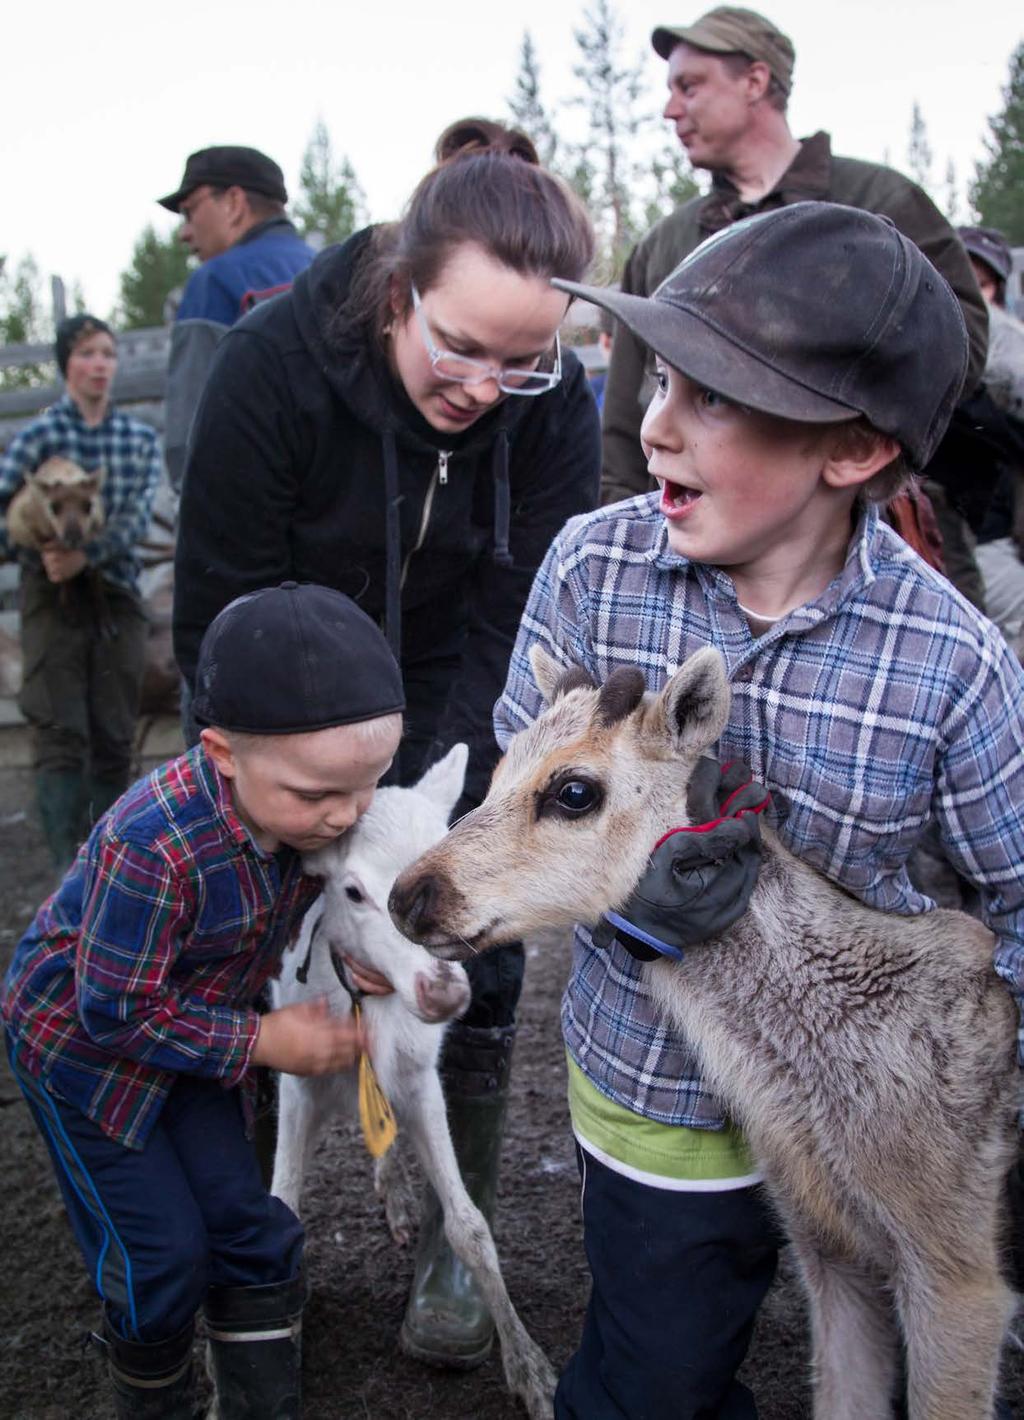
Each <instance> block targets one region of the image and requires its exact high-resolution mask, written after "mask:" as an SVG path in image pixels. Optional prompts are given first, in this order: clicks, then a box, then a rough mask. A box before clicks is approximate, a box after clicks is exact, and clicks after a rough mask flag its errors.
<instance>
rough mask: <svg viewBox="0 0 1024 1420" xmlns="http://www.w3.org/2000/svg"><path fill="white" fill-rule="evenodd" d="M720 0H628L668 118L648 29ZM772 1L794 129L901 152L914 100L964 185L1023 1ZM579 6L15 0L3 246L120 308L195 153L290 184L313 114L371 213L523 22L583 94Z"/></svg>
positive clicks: (492, 70)
mask: <svg viewBox="0 0 1024 1420" xmlns="http://www.w3.org/2000/svg"><path fill="white" fill-rule="evenodd" d="M710 3H712V0H705V3H701V0H697V4H696V5H694V6H693V7H692V8H688V7H687V6H686V5H680V4H679V0H672V4H671V5H669V6H667V7H666V5H665V4H664V3H662V2H661V0H657V3H654V0H620V5H619V8H620V11H621V13H622V14H623V17H624V21H625V25H626V35H627V54H628V56H629V58H631V59H634V58H641V57H642V61H643V65H644V73H645V75H646V77H647V80H648V83H649V102H650V107H651V111H652V114H656V113H658V112H660V108H661V104H662V102H663V95H664V76H665V65H664V63H663V62H662V61H660V60H658V58H657V57H656V56H655V55H654V53H653V51H651V49H650V46H649V35H650V31H651V29H652V27H653V26H654V25H655V24H659V23H663V24H685V23H688V22H690V21H692V20H693V19H695V18H696V17H697V15H698V14H700V13H701V12H702V11H703V10H704V9H706V8H709V7H710ZM765 3H766V8H767V13H768V14H769V15H770V16H771V18H772V19H773V20H774V21H775V22H776V23H777V24H778V25H780V27H781V28H783V29H785V30H786V31H787V32H788V33H789V35H790V37H791V38H792V40H793V42H794V44H795V46H796V52H797V62H796V74H795V85H794V92H793V97H792V100H791V104H790V115H791V120H792V125H793V128H794V131H795V132H796V133H797V134H798V135H804V134H807V133H810V132H813V131H814V130H815V129H817V128H827V129H828V130H830V132H831V133H832V136H833V147H834V149H835V150H836V151H837V152H841V153H846V154H850V155H853V156H856V157H861V158H869V159H875V160H878V161H882V160H884V159H885V158H886V156H887V155H888V159H889V161H890V162H892V164H893V165H894V166H897V167H902V166H904V165H905V162H906V148H907V136H908V131H909V126H910V117H911V110H912V105H913V103H914V101H915V99H916V100H917V102H918V103H919V104H920V106H921V110H922V112H923V114H924V118H925V121H926V123H927V126H928V134H929V138H930V141H931V146H932V149H933V150H934V153H935V175H936V180H937V185H938V186H939V187H940V189H942V188H943V187H944V184H943V181H942V179H943V177H944V174H945V170H946V164H947V160H948V159H949V158H952V159H953V161H954V162H955V164H956V169H957V172H958V175H959V178H960V184H961V190H963V188H964V187H965V183H966V178H967V177H968V175H969V174H971V173H972V172H973V169H974V162H975V160H976V159H977V158H978V157H979V156H980V155H981V153H982V139H983V137H984V135H985V134H986V132H987V131H988V129H987V118H988V117H989V115H991V114H992V113H994V112H996V111H997V110H998V109H999V107H1000V102H1001V101H1000V90H1001V88H1002V86H1003V85H1004V84H1005V82H1006V77H1007V72H1008V62H1009V57H1010V53H1011V51H1012V50H1013V48H1014V46H1015V45H1016V44H1017V43H1018V42H1019V41H1020V39H1021V38H1022V37H1024V22H1022V20H1021V14H1022V6H1021V4H1020V0H982V3H978V4H975V5H969V4H966V3H963V0H831V3H822V0H813V3H812V0H772V2H771V4H770V6H768V5H767V0H765ZM583 10H584V5H583V3H582V0H506V3H504V4H501V3H494V0H491V2H490V3H488V4H481V3H480V0H473V3H470V0H433V3H424V0H416V3H412V0H376V3H374V0H361V3H358V4H353V3H351V0H334V3H331V4H326V3H322V0H321V3H314V0H272V3H271V0H202V3H200V0H174V3H163V4H154V3H150V4H145V5H140V4H139V3H137V0H132V3H128V0H98V3H94V4H92V5H88V4H84V3H82V0H48V3H40V0H22V3H19V4H17V5H14V4H12V5H9V6H7V7H6V9H5V16H4V41H5V44H4V49H5V56H4V58H5V63H4V75H3V80H2V82H0V119H2V126H0V132H2V133H3V143H4V189H5V198H6V201H5V204H4V206H5V212H4V219H3V224H2V227H0V253H6V254H7V256H8V258H9V259H10V260H12V261H17V260H18V258H19V257H21V256H22V255H24V254H25V253H28V252H31V253H32V254H33V255H34V256H35V257H36V259H37V260H38V262H39V264H40V267H41V268H42V271H43V273H44V275H46V276H49V275H50V274H51V273H58V274H60V275H61V276H63V277H64V278H65V280H66V281H67V282H68V283H69V284H70V283H71V282H73V281H76V280H77V281H80V282H81V285H82V288H83V290H84V292H85V296H86V299H87V302H88V303H89V305H90V306H91V307H92V308H94V309H95V310H96V311H97V312H98V313H100V314H106V313H107V312H108V311H109V309H110V308H111V306H112V305H113V303H114V301H115V299H116V295H117V276H118V273H119V272H120V271H121V270H122V268H123V267H124V266H125V265H126V263H127V262H128V260H129V258H130V255H131V250H132V245H133V243H134V240H135V238H136V236H137V235H138V233H139V232H140V231H141V229H142V228H143V227H144V226H145V224H146V223H147V222H153V223H154V224H155V225H157V227H158V228H159V229H160V230H161V231H170V230H172V229H173V227H174V225H175V222H174V218H173V217H172V216H171V214H169V213H166V212H164V211H163V209H162V208H160V207H158V206H157V205H156V202H155V198H156V197H157V196H158V195H159V194H161V193H164V192H168V191H171V190H172V189H173V188H175V187H176V186H177V184H178V181H179V178H180V176H181V170H182V167H183V164H184V159H185V156H186V155H187V154H188V153H189V152H190V151H192V150H193V149H195V148H201V147H205V146H207V145H209V144H213V143H246V144H250V145H252V146H253V147H257V148H262V149H263V150H264V151H265V152H267V153H269V154H270V155H271V156H272V157H273V158H275V159H276V160H277V161H278V162H279V163H280V164H281V166H282V167H283V168H284V171H285V177H286V180H287V183H288V186H289V189H290V190H291V191H292V192H294V191H295V190H296V188H297V184H298V173H299V166H300V162H301V158H302V152H303V149H304V147H305V145H306V142H307V141H308V138H309V135H310V132H311V130H312V128H313V125H314V123H315V122H316V120H317V118H318V116H322V117H323V119H324V120H325V122H326V123H327V126H328V128H329V130H330V133H331V136H332V139H333V140H334V143H335V146H336V148H337V149H338V151H339V152H343V153H347V154H348V156H349V157H350V159H351V161H352V163H353V165H354V167H355V170H356V173H357V175H358V177H359V179H360V181H361V183H362V185H363V188H364V189H365V192H366V195H367V199H368V203H369V208H370V215H371V216H372V217H373V218H374V219H383V218H387V217H391V216H394V215H396V214H397V213H398V211H399V209H400V207H401V205H402V203H403V201H404V200H405V198H406V197H407V196H408V194H409V192H410V191H411V189H412V187H413V186H414V185H415V183H416V181H417V180H418V178H419V177H420V176H421V175H422V173H423V172H424V171H425V170H426V168H427V167H428V166H429V163H430V152H431V147H432V145H433V142H434V139H435V138H436V136H437V134H438V133H439V132H440V131H441V129H442V128H443V127H444V126H445V125H446V124H447V123H449V122H450V121H451V120H452V119H454V118H458V117H461V116H463V115H466V114H470V113H483V114H486V115H488V116H491V117H503V116H505V113H506V100H507V98H508V95H509V94H510V93H511V91H512V88H513V84H514V80H515V75H516V70H517V67H518V57H519V46H520V41H521V39H522V35H523V31H524V30H526V29H528V30H529V31H530V33H531V34H532V36H533V39H534V43H535V46H536V49H537V54H538V57H539V59H540V63H541V79H542V96H543V97H544V100H545V102H546V103H547V104H548V105H549V107H554V106H555V105H556V103H557V101H559V100H562V99H566V98H568V97H569V96H570V94H571V93H572V92H573V88H574V85H573V78H572V65H573V62H574V58H575V54H574V51H575V45H574V42H573V34H572V31H573V27H574V25H578V24H579V23H580V20H581V17H582V15H583ZM972 21H974V22H975V23H974V27H973V28H972ZM565 121H566V122H567V123H573V122H576V121H577V120H575V119H573V118H571V117H567V118H566V119H565Z"/></svg>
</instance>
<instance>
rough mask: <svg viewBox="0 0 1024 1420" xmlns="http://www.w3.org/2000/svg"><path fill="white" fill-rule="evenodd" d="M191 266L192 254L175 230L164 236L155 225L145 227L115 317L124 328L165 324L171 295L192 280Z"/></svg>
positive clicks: (124, 277)
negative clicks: (189, 275)
mask: <svg viewBox="0 0 1024 1420" xmlns="http://www.w3.org/2000/svg"><path fill="white" fill-rule="evenodd" d="M189 266H190V258H189V254H188V252H187V250H186V249H185V247H184V246H183V245H182V243H181V242H180V241H179V240H178V238H177V236H176V235H175V234H174V233H171V234H170V235H169V236H166V237H162V236H160V234H159V233H158V232H157V230H156V228H155V227H152V226H147V227H145V228H143V230H142V232H141V234H140V235H139V237H138V238H137V239H136V242H135V246H134V247H133V248H132V259H131V262H130V263H129V265H128V266H127V267H126V268H125V270H124V271H122V272H121V276H120V282H119V285H120V295H119V297H118V302H117V311H116V316H115V319H116V320H117V323H118V324H119V325H120V326H121V328H122V329H123V330H144V329H146V328H147V327H149V326H155V325H163V324H164V322H165V320H166V318H167V302H168V298H169V297H170V296H171V295H172V293H173V292H175V291H177V290H179V289H180V288H181V287H182V286H184V284H185V282H186V281H187V280H188V273H189Z"/></svg>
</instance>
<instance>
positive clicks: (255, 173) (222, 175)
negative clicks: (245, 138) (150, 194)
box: [157, 147, 288, 212]
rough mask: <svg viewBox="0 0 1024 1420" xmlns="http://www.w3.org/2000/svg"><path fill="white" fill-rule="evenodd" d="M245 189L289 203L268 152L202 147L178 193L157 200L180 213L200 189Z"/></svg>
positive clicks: (187, 167) (190, 157) (194, 155)
mask: <svg viewBox="0 0 1024 1420" xmlns="http://www.w3.org/2000/svg"><path fill="white" fill-rule="evenodd" d="M207 183H209V184H210V186H211V187H244V188H247V189H248V190H249V191H250V192H260V193H262V194H263V196H264V197H269V198H272V199H273V201H275V202H287V201H288V192H287V189H286V188H285V185H284V173H282V171H281V169H280V168H279V167H278V166H277V164H276V163H275V162H274V160H273V158H268V157H267V155H266V153H261V152H260V151H259V149H258V148H232V147H227V148H200V149H199V151H198V152H197V153H190V154H189V155H188V160H187V161H186V163H185V173H184V176H183V177H182V179H181V184H180V186H179V187H178V190H177V192H170V193H168V194H167V196H166V197H158V198H157V201H158V202H159V203H160V206H161V207H166V208H167V210H168V211H169V212H177V211H178V210H179V208H180V207H181V204H182V202H183V201H184V200H185V198H186V197H187V196H188V195H189V193H190V192H195V190H196V188H197V187H204V186H205V185H206V184H207Z"/></svg>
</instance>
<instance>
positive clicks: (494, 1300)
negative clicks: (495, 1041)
mask: <svg viewBox="0 0 1024 1420" xmlns="http://www.w3.org/2000/svg"><path fill="white" fill-rule="evenodd" d="M403 1115H404V1120H403V1122H404V1123H405V1125H406V1128H407V1129H408V1131H409V1135H410V1139H411V1142H412V1145H413V1147H414V1148H415V1150H416V1155H417V1157H418V1158H419V1161H420V1163H421V1165H422V1166H423V1171H424V1173H425V1174H426V1175H427V1178H428V1179H429V1181H430V1183H431V1184H432V1185H433V1188H434V1191H435V1193H436V1194H437V1196H438V1198H439V1199H440V1202H441V1207H442V1209H443V1211H444V1224H445V1233H446V1235H447V1237H448V1242H449V1244H450V1246H451V1248H452V1251H453V1252H454V1253H455V1254H456V1256H458V1257H459V1258H460V1259H461V1260H462V1261H463V1262H464V1263H465V1265H466V1266H467V1267H468V1268H469V1270H470V1271H471V1272H472V1274H473V1276H474V1277H475V1279H476V1281H477V1283H478V1284H479V1287H480V1290H481V1292H482V1293H483V1295H484V1298H485V1300H486V1302H487V1305H488V1307H489V1309H490V1312H491V1315H492V1317H493V1318H494V1325H495V1327H496V1329H497V1332H498V1338H499V1340H500V1342H501V1359H502V1365H503V1366H504V1370H505V1380H506V1382H507V1384H508V1388H509V1390H510V1391H511V1392H512V1394H513V1395H515V1396H518V1397H519V1399H520V1400H521V1401H522V1402H523V1404H524V1406H525V1407H526V1410H527V1413H528V1414H529V1416H530V1420H550V1416H551V1406H552V1401H553V1398H554V1394H555V1384H556V1381H557V1376H556V1375H555V1371H554V1369H553V1367H552V1366H551V1364H550V1362H549V1361H548V1359H547V1357H546V1356H545V1355H544V1352H543V1351H542V1350H541V1349H540V1347H539V1346H538V1345H537V1343H536V1342H535V1341H534V1340H533V1339H532V1337H531V1336H530V1334H529V1332H528V1331H527V1330H526V1327H525V1326H524V1325H523V1323H522V1322H521V1321H520V1319H519V1316H518V1313H517V1312H516V1309H515V1307H513V1305H512V1302H511V1300H510V1298H509V1295H508V1291H507V1290H506V1287H505V1283H504V1280H503V1279H502V1276H501V1268H500V1265H499V1262H498V1253H497V1250H496V1248H495V1246H494V1239H493V1238H492V1237H491V1230H490V1228H489V1227H488V1226H487V1220H486V1219H485V1218H484V1215H483V1214H482V1213H481V1212H480V1210H479V1208H477V1206H476V1205H475V1204H474V1202H473V1200H472V1199H471V1198H470V1196H469V1194H468V1193H467V1192H466V1186H465V1184H464V1183H463V1182H462V1176H461V1174H460V1173H459V1165H458V1161H457V1160H456V1158H455V1150H454V1149H453V1147H452V1141H451V1135H450V1134H449V1132H448V1119H447V1115H446V1113H445V1106H444V1096H443V1094H442V1093H441V1082H440V1080H439V1079H438V1076H437V1074H436V1072H435V1071H433V1070H430V1071H428V1072H424V1074H423V1075H422V1076H421V1078H420V1080H419V1081H418V1082H416V1083H415V1084H412V1085H411V1088H410V1089H409V1091H408V1094H407V1095H406V1098H405V1099H404V1101H403Z"/></svg>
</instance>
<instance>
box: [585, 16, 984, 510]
mask: <svg viewBox="0 0 1024 1420" xmlns="http://www.w3.org/2000/svg"><path fill="white" fill-rule="evenodd" d="M651 42H652V44H653V46H654V49H655V51H656V52H657V54H658V55H660V57H661V58H662V59H664V60H666V61H667V63H668V73H667V81H668V88H669V98H668V102H667V104H666V105H665V110H664V113H665V117H666V118H667V119H668V120H669V122H670V123H671V124H672V125H673V127H674V129H675V132H676V136H677V138H678V140H679V142H680V144H681V145H682V147H683V148H684V150H685V151H686V154H687V156H688V157H689V159H690V162H691V163H692V165H693V166H694V167H695V168H703V169H705V170H706V171H708V172H710V174H711V191H710V192H709V193H708V195H707V196H706V197H696V198H693V199H692V200H691V201H689V202H687V203H684V205H683V206H682V207H680V208H677V210H676V211H674V212H672V213H670V214H669V215H668V216H667V217H664V218H663V219H662V220H661V221H660V222H659V223H658V224H657V225H656V226H655V227H654V228H652V230H651V231H650V232H649V233H648V234H647V236H646V237H644V239H643V240H642V241H641V242H640V244H639V245H638V246H637V247H636V248H635V249H634V250H633V252H632V253H631V254H630V256H629V258H628V260H627V262H626V265H625V269H624V271H623V274H622V290H623V291H624V292H626V293H634V294H638V295H649V294H650V293H651V292H652V291H653V290H654V289H655V288H656V287H657V286H658V285H659V284H660V282H662V281H663V280H664V279H665V277H666V276H667V275H668V274H669V272H670V271H672V270H673V269H674V268H675V266H676V265H677V264H678V263H679V262H680V261H681V260H682V259H683V257H684V256H686V255H687V253H689V252H691V251H692V250H693V249H694V247H695V246H697V244H698V243H699V242H701V241H702V240H703V239H704V238H705V237H706V236H709V235H710V234H711V233H712V232H717V231H720V230H721V229H722V228H723V227H726V226H728V224H729V223H730V222H734V221H736V220H737V218H739V217H744V216H749V215H751V214H752V213H755V212H765V211H771V210H772V209H773V208H776V207H781V206H784V205H785V204H787V203H790V202H801V201H805V200H807V199H814V200H821V201H830V202H842V203H845V204H846V205H847V206H850V207H862V208H865V209H866V210H867V211H869V212H880V213H883V214H885V215H887V216H889V217H891V218H892V220H893V221H894V222H895V223H896V225H897V226H898V227H899V228H900V230H901V231H903V232H905V233H906V235H907V236H909V237H910V238H911V240H912V241H914V242H916V243H917V245H918V246H919V247H920V248H921V250H922V251H923V252H924V254H925V255H926V256H927V257H928V258H929V260H930V261H931V262H932V263H933V265H934V266H936V267H937V268H938V269H939V271H941V272H942V274H943V276H945V278H946V280H947V281H948V282H949V284H950V285H951V286H952V288H953V290H954V292H955V293H956V296H957V299H958V300H959V301H960V304H961V306H962V307H963V312H964V319H965V320H966V322H967V329H968V333H969V334H970V338H971V363H970V370H969V377H968V390H970V388H972V387H973V385H975V384H977V382H978V380H979V379H980V377H981V372H982V369H983V368H984V364H985V340H986V330H987V320H986V315H985V306H984V303H983V301H982V300H981V296H980V293H979V292H978V289H977V284H976V282H975V280H974V278H973V275H972V272H971V268H970V265H969V263H968V261H967V259H966V257H965V255H964V251H963V248H962V246H961V245H960V243H959V242H958V240H957V237H956V233H955V232H954V231H953V229H952V227H951V226H950V225H949V223H948V222H947V221H946V219H945V218H944V217H943V216H942V214H941V213H940V212H939V211H938V209H937V208H936V207H935V205H934V203H932V201H931V200H930V199H929V198H928V197H927V196H926V195H925V193H924V192H922V191H921V189H920V188H919V187H917V186H916V185H915V184H914V183H912V182H910V181H909V180H908V179H907V178H905V177H903V176H902V175H901V174H900V173H897V172H894V171H893V170H892V169H891V168H885V167H881V166H879V165H878V164H876V163H866V162H860V161H857V160H855V159H853V158H840V157H836V156H834V155H833V153H832V151H831V145H830V142H829V137H828V134H827V133H823V132H820V133H815V134H814V135H813V136H812V137H810V138H805V139H802V140H799V139H796V138H794V137H793V134H792V133H791V131H790V128H789V123H788V120H787V117H786V107H787V102H788V98H789V93H790V89H791V86H792V80H793V65H794V60H795V51H794V48H793V44H792V41H791V40H790V39H789V37H788V36H787V35H785V34H783V33H782V31H781V30H779V29H778V28H777V27H776V26H775V25H774V24H773V23H772V22H771V20H769V19H767V18H765V16H763V15H760V14H758V13H756V12H755V11H753V10H746V9H742V8H738V7H735V6H729V5H723V6H718V7H717V8H715V9H713V10H709V11H708V13H707V14H705V15H702V16H701V18H700V19H698V20H697V21H696V22H695V23H693V24H691V25H680V26H669V25H661V26H659V27H658V28H657V29H655V31H654V33H653V34H652V36H651ZM821 275H822V274H821V273H814V272H808V273H807V274H806V279H808V280H815V279H821ZM649 397H650V387H649V381H648V380H647V378H646V375H645V355H644V349H643V346H642V344H641V342H639V341H638V340H637V339H636V337H635V336H634V335H632V334H631V332H630V331H629V330H628V329H626V328H624V327H622V326H621V325H620V326H619V328H618V329H617V331H616V334H615V342H614V346H613V349H612V357H611V363H610V367H609V371H608V379H607V384H606V387H605V398H604V409H603V419H602V428H603V446H604V447H603V473H602V498H603V500H604V501H605V502H609V503H610V502H614V501H615V500H616V499H618V498H628V497H632V496H633V495H634V494H636V493H644V492H647V490H648V489H649V488H650V487H651V479H650V476H649V474H648V471H647V464H646V460H645V458H644V454H643V451H642V449H641V447H640V438H639V434H640V421H641V419H642V418H643V412H644V408H645V407H646V404H647V401H648V399H649Z"/></svg>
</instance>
